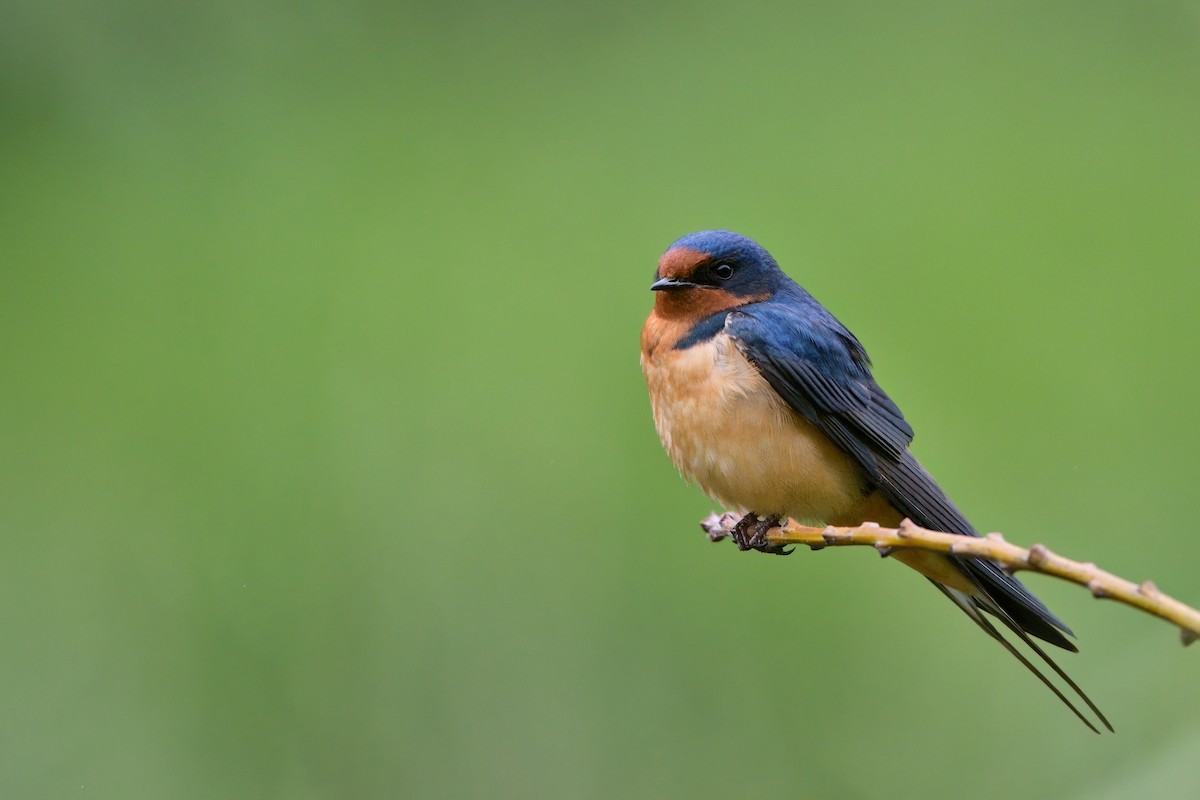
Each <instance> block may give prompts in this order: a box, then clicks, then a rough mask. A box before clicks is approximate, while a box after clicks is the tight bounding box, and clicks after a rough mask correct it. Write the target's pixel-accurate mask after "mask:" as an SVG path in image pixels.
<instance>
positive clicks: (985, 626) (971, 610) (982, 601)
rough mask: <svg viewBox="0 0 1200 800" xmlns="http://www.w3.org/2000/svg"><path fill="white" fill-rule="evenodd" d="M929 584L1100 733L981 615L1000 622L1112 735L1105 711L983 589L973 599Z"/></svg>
mask: <svg viewBox="0 0 1200 800" xmlns="http://www.w3.org/2000/svg"><path fill="white" fill-rule="evenodd" d="M930 583H932V584H933V585H934V586H936V587H937V588H938V589H939V590H940V591H941V592H942V594H944V595H946V597H948V598H950V601H951V602H953V603H954V604H955V605H956V606H958V607H959V608H960V609H962V611H963V613H964V614H966V615H967V616H968V617H970V618H971V621H972V622H974V623H975V624H976V625H978V626H979V628H980V629H981V630H982V631H983V632H984V633H986V634H987V635H988V636H990V637H991V638H993V639H995V640H996V641H997V642H999V643H1000V646H1001V647H1003V648H1004V649H1005V650H1007V651H1008V652H1009V653H1010V654H1011V655H1012V656H1013V658H1015V659H1017V660H1018V661H1020V662H1021V663H1022V664H1023V665H1024V666H1025V668H1026V669H1028V670H1029V671H1030V672H1032V673H1033V674H1034V675H1036V676H1037V678H1038V680H1040V681H1041V682H1042V683H1043V684H1045V685H1046V688H1048V689H1049V690H1050V691H1051V692H1053V693H1054V695H1055V697H1057V698H1058V699H1059V700H1061V701H1062V702H1063V704H1064V705H1065V706H1066V707H1067V708H1069V709H1071V711H1072V712H1073V713H1074V714H1075V716H1077V717H1079V719H1080V721H1082V722H1083V724H1084V725H1086V726H1088V728H1090V729H1091V730H1092V732H1094V733H1100V730H1099V729H1098V728H1097V727H1096V726H1095V725H1093V724H1092V722H1091V720H1089V719H1088V718H1087V717H1085V716H1084V715H1083V712H1081V711H1080V710H1079V709H1078V708H1077V707H1076V706H1075V704H1074V703H1073V702H1071V700H1070V698H1068V697H1067V696H1066V695H1065V694H1063V692H1062V690H1060V689H1059V688H1058V687H1057V686H1055V685H1054V683H1053V682H1051V680H1050V679H1049V678H1047V677H1046V676H1045V675H1044V674H1043V673H1042V671H1041V670H1039V669H1038V668H1037V666H1035V665H1034V664H1033V663H1032V662H1030V660H1029V659H1028V658H1026V657H1025V656H1024V654H1022V653H1021V651H1020V650H1018V649H1017V648H1016V646H1015V645H1013V643H1012V642H1010V641H1008V640H1007V639H1005V638H1004V636H1003V635H1002V634H1001V633H1000V631H998V630H996V626H995V625H993V624H992V623H991V621H990V620H989V619H988V618H987V617H985V616H984V615H983V614H982V613H981V612H982V611H987V612H988V613H989V614H992V615H993V616H995V617H996V618H997V619H999V620H1000V621H1001V622H1003V623H1004V626H1005V627H1006V628H1008V629H1009V630H1010V631H1012V632H1013V633H1014V634H1016V636H1017V638H1018V639H1020V640H1021V641H1022V642H1024V643H1025V645H1026V646H1027V647H1028V648H1029V649H1031V650H1032V651H1033V652H1034V653H1036V654H1037V655H1038V657H1039V658H1041V659H1042V661H1044V662H1046V664H1048V665H1049V666H1050V668H1051V669H1052V670H1054V672H1055V674H1057V675H1058V677H1059V678H1061V679H1062V680H1063V681H1064V682H1065V683H1066V684H1067V686H1069V687H1071V690H1072V691H1074V692H1075V694H1076V695H1078V696H1079V698H1080V699H1081V700H1083V702H1084V703H1086V704H1087V707H1088V708H1090V709H1091V710H1092V713H1093V714H1095V715H1096V718H1097V719H1098V720H1100V722H1101V724H1103V725H1104V727H1105V728H1107V729H1108V730H1109V732H1110V733H1111V732H1113V726H1112V724H1111V723H1110V722H1109V721H1108V718H1107V717H1105V716H1104V712H1102V711H1101V710H1100V709H1099V708H1097V706H1096V704H1095V703H1093V702H1092V699H1091V698H1090V697H1088V696H1087V694H1086V693H1085V692H1084V691H1083V690H1082V689H1080V688H1079V685H1078V684H1077V683H1075V681H1073V680H1072V679H1071V676H1069V675H1067V673H1066V672H1064V671H1063V669H1062V667H1060V666H1058V664H1056V663H1055V662H1054V659H1052V658H1050V656H1048V655H1047V654H1046V651H1045V650H1043V649H1042V648H1041V647H1040V646H1039V645H1038V644H1037V642H1035V641H1033V640H1032V639H1031V638H1030V637H1029V634H1027V633H1026V632H1025V631H1024V630H1022V628H1021V625H1019V624H1018V623H1017V622H1016V621H1015V620H1014V619H1013V618H1012V616H1011V615H1009V613H1008V612H1007V611H1005V610H1004V609H1003V608H1002V607H1001V606H1000V605H999V604H998V603H996V602H995V601H994V600H993V599H992V597H991V595H990V593H989V592H988V591H987V589H986V588H984V587H982V586H979V587H978V588H979V590H980V593H981V595H980V596H974V595H968V594H966V593H965V592H960V591H958V590H957V589H951V588H949V587H947V586H943V585H942V584H940V583H938V582H937V581H934V580H931V581H930ZM977 586H978V584H977Z"/></svg>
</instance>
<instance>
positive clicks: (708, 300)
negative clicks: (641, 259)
mask: <svg viewBox="0 0 1200 800" xmlns="http://www.w3.org/2000/svg"><path fill="white" fill-rule="evenodd" d="M654 277H655V281H654V284H653V285H652V286H651V287H650V288H651V289H653V290H654V291H656V292H663V293H664V294H669V295H675V296H678V299H679V300H681V301H682V300H687V299H689V298H690V300H691V302H690V303H686V304H687V305H696V306H704V307H705V308H706V309H709V308H712V307H713V306H714V305H716V304H717V301H718V298H717V297H716V296H713V293H714V292H716V293H719V294H720V295H721V301H720V302H721V303H728V305H730V306H734V305H741V304H744V303H746V302H753V301H755V300H765V299H766V298H768V297H770V296H771V295H772V294H774V293H775V292H776V291H777V290H778V289H780V288H781V287H782V286H784V285H786V284H787V283H790V279H789V278H788V277H787V276H786V275H784V274H783V271H782V270H780V269H779V265H778V264H776V263H775V259H773V258H771V254H770V253H768V252H767V251H766V250H765V249H763V247H762V246H761V245H759V244H758V242H755V241H754V240H753V239H749V238H747V237H745V236H742V235H741V234H739V233H734V232H733V231H697V232H695V233H689V234H688V235H687V236H684V237H682V238H680V239H678V240H677V241H675V243H674V244H672V245H671V246H670V247H669V248H667V252H666V253H664V254H663V256H662V258H660V259H659V261H658V272H657V273H656V274H655V276H654Z"/></svg>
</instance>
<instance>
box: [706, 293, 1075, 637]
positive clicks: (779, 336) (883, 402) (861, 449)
mask: <svg viewBox="0 0 1200 800" xmlns="http://www.w3.org/2000/svg"><path fill="white" fill-rule="evenodd" d="M725 330H726V332H727V333H728V334H729V335H730V336H731V337H732V338H733V340H734V342H735V343H736V344H737V346H738V348H739V350H740V351H741V352H742V354H743V355H745V356H746V358H747V359H749V361H750V362H751V363H752V364H754V366H755V367H756V368H757V369H758V370H759V372H761V373H762V375H763V377H764V378H766V380H767V382H768V383H770V384H771V387H772V388H774V389H775V391H776V392H778V393H779V395H780V397H782V398H783V399H784V400H785V401H786V402H787V403H788V405H790V406H791V407H792V408H793V409H795V410H796V411H797V412H799V413H800V414H801V415H803V416H804V417H805V419H807V420H808V421H809V422H812V423H813V424H814V425H816V426H817V427H818V428H819V429H820V430H821V431H822V432H824V433H825V435H827V436H828V437H829V438H830V439H832V440H833V441H834V442H835V443H836V444H837V445H838V446H839V447H841V448H842V450H844V451H845V452H846V453H848V454H849V455H851V456H852V457H853V458H854V459H855V460H856V461H857V462H858V463H859V465H861V467H862V469H863V472H864V473H865V475H866V477H867V479H868V480H869V481H870V482H871V484H872V485H873V486H876V487H878V489H879V490H880V491H881V492H882V493H883V494H884V496H885V497H887V499H888V501H889V502H890V503H891V504H892V505H893V506H894V507H895V508H896V510H897V511H899V512H900V513H902V514H904V515H905V516H906V517H908V518H909V519H911V520H912V521H913V522H915V523H916V524H918V525H920V526H922V527H925V528H930V529H932V530H938V531H946V532H948V533H960V534H965V535H970V536H978V533H977V532H976V531H975V528H974V527H973V526H972V525H971V523H970V522H969V521H967V518H966V517H965V516H964V515H963V513H962V512H961V511H959V509H958V507H957V506H955V505H954V503H953V501H951V500H950V498H949V497H947V496H946V493H945V492H944V491H942V488H941V487H940V486H938V484H937V481H935V480H934V479H933V477H932V476H930V474H929V473H928V472H926V471H925V468H924V467H922V466H921V464H920V462H918V461H917V459H916V458H915V457H913V455H912V454H911V453H910V452H909V451H908V445H909V443H910V442H912V438H913V431H912V428H911V427H910V426H909V424H908V423H907V422H906V421H905V419H904V415H903V414H901V413H900V409H899V408H897V406H896V404H895V403H893V402H892V400H891V398H889V397H888V396H887V394H886V393H885V392H884V391H883V389H881V388H880V387H879V384H877V383H875V379H874V378H873V377H872V376H871V372H870V361H869V360H868V359H867V356H866V353H865V351H864V350H863V348H862V345H861V344H859V342H858V340H857V339H855V338H854V336H853V335H852V334H851V333H850V332H849V331H847V330H846V329H845V328H844V327H843V326H842V324H841V323H840V322H838V321H837V320H836V319H835V318H834V317H833V316H832V315H831V314H829V312H828V311H826V310H825V309H824V308H823V307H822V306H820V305H819V304H818V303H816V301H814V300H812V299H811V298H810V297H808V296H807V295H805V296H804V297H802V298H794V297H793V298H790V302H788V303H786V304H785V303H773V302H766V303H758V304H755V305H752V306H746V307H743V308H742V309H741V310H739V311H736V312H733V313H731V314H730V315H729V317H728V319H727V321H726V324H725ZM956 561H957V562H958V565H959V567H960V568H961V569H962V570H963V571H964V572H965V573H966V574H967V575H968V576H969V577H970V578H971V580H973V581H974V582H976V583H977V584H979V585H981V586H983V587H984V588H985V589H986V590H987V594H988V595H989V596H990V597H991V598H993V599H994V601H995V603H996V604H997V605H998V606H1000V608H1001V609H1003V611H1004V612H1005V613H1006V614H1007V615H1008V616H1009V617H1011V618H1012V619H1013V620H1014V621H1015V622H1016V623H1017V624H1018V625H1019V626H1020V627H1021V628H1022V630H1024V631H1027V632H1028V633H1030V634H1032V635H1034V636H1037V637H1038V638H1040V639H1043V640H1044V641H1047V642H1049V643H1051V644H1054V645H1057V646H1059V647H1063V648H1065V649H1067V650H1075V649H1076V648H1075V646H1074V645H1073V644H1071V642H1070V641H1069V640H1068V639H1067V638H1066V637H1065V636H1063V633H1062V632H1065V633H1068V634H1069V633H1070V632H1071V631H1070V629H1069V628H1067V626H1066V625H1064V624H1063V623H1062V621H1061V620H1059V619H1058V618H1057V617H1056V616H1054V614H1052V613H1051V612H1050V611H1049V610H1048V609H1047V608H1046V607H1045V606H1044V605H1043V604H1042V602H1041V601H1040V600H1038V599H1037V598H1036V597H1035V596H1034V595H1033V594H1032V593H1031V592H1030V591H1029V590H1028V589H1026V588H1025V586H1024V585H1023V584H1021V583H1020V582H1019V581H1017V580H1016V579H1015V578H1013V577H1012V576H1011V575H1008V574H1007V573H1005V572H1004V571H1003V570H1001V569H1000V568H999V567H998V566H997V565H996V564H994V563H992V562H990V561H980V560H975V559H956ZM985 610H988V611H989V612H990V611H992V609H985ZM1060 631H1061V632H1060Z"/></svg>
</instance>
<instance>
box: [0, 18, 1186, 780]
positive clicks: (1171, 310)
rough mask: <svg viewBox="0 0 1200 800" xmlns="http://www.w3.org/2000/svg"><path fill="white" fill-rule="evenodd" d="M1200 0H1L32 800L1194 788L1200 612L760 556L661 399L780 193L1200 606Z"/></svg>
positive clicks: (1076, 549) (998, 435) (827, 258)
mask: <svg viewBox="0 0 1200 800" xmlns="http://www.w3.org/2000/svg"><path fill="white" fill-rule="evenodd" d="M1198 81H1200V12H1198V11H1197V7H1196V4H1195V3H1190V2H1150V3H1137V2H1132V0H1124V1H1117V0H1114V1H1112V2H1086V3H1085V2H1067V1H1065V0H1060V1H1056V2H1049V3H1047V2H1016V3H1004V4H978V3H969V4H964V3H955V2H922V3H913V4H886V3H873V4H872V3H849V4H831V3H804V4H791V3H782V2H778V1H777V0H776V2H765V3H750V4H740V5H738V6H737V7H736V8H735V7H734V6H733V5H729V4H720V3H701V4H682V3H677V4H665V5H650V6H639V7H638V8H636V9H635V8H633V6H632V5H628V4H617V5H602V4H586V5H584V4H571V5H563V4H551V3H542V2H524V3H515V4H507V5H495V4H486V3H460V4H429V5H427V6H423V7H419V6H412V5H404V4H401V5H395V4H384V3H379V4H374V5H373V4H369V3H355V2H351V3H342V4H334V3H324V4H317V3H304V4H289V3H280V2H270V1H269V0H260V1H258V2H249V3H246V2H237V3H234V2H230V0H217V2H213V3H208V4H181V3H173V4H160V3H151V2H144V1H143V2H138V1H137V0H119V1H118V2H117V3H108V4H91V3H79V2H60V1H55V2H48V3H45V2H43V3H39V2H32V1H31V0H17V2H15V3H10V4H8V5H7V6H6V8H5V9H4V10H3V11H0V181H2V184H3V191H0V381H2V383H0V404H2V405H0V532H2V534H3V553H4V555H3V558H2V559H0V632H2V634H3V646H2V647H0V653H2V654H3V655H2V656H0V664H2V667H3V675H4V678H5V680H4V690H3V692H2V694H0V721H2V723H0V796H3V797H8V798H41V797H47V798H51V797H53V798H61V797H106V798H108V797H111V798H126V799H128V798H214V797H220V798H234V797H238V798H241V797H245V798H262V797H280V798H327V797H329V798H341V797H414V798H417V797H429V798H441V797H495V798H498V797H505V798H507V797H512V798H528V797H553V798H616V797H622V798H625V797H645V798H659V797H697V798H699V797H713V798H725V797H731V796H736V797H789V798H796V797H805V798H828V797H949V796H956V797H957V796H968V797H974V798H1009V797H1014V796H1021V797H1026V798H1038V797H1047V798H1049V797H1054V798H1061V797H1087V798H1096V797H1113V798H1117V797H1130V796H1153V797H1159V798H1161V797H1172V796H1174V797H1192V796H1194V792H1195V782H1194V764H1195V761H1196V758H1197V755H1198V754H1200V722H1197V719H1200V715H1198V713H1197V712H1198V711H1200V697H1198V696H1197V694H1196V692H1195V689H1196V679H1195V676H1196V674H1197V670H1198V669H1200V661H1197V658H1200V653H1196V652H1191V651H1184V650H1182V649H1181V648H1180V647H1179V646H1178V645H1177V643H1176V641H1175V639H1176V637H1175V632H1174V631H1172V630H1171V629H1169V628H1168V627H1166V626H1165V625H1163V624H1162V623H1160V622H1157V621H1152V620H1149V619H1143V618H1140V617H1138V616H1137V615H1135V613H1134V612H1132V611H1129V610H1127V609H1123V608H1117V607H1106V606H1103V605H1101V604H1097V603H1095V602H1093V601H1091V600H1090V599H1088V597H1087V595H1086V593H1084V592H1082V591H1080V590H1079V589H1077V588H1073V587H1068V586H1065V585H1058V584H1053V583H1050V582H1049V581H1046V580H1039V579H1037V578H1033V579H1031V583H1032V584H1033V586H1034V588H1035V589H1036V590H1037V591H1038V592H1039V593H1040V594H1041V595H1042V596H1043V597H1044V598H1045V599H1046V601H1047V602H1048V603H1049V604H1050V605H1051V606H1052V607H1053V608H1054V609H1055V610H1056V611H1057V612H1058V613H1059V614H1060V615H1061V616H1062V617H1063V618H1064V619H1066V620H1067V621H1068V622H1069V623H1070V624H1071V625H1073V626H1074V627H1075V630H1076V632H1077V633H1078V634H1080V639H1081V644H1082V650H1083V652H1082V654H1081V655H1079V656H1066V657H1064V658H1063V659H1062V661H1063V662H1064V664H1065V666H1067V667H1068V669H1069V670H1070V671H1071V672H1072V673H1073V674H1074V675H1075V676H1076V678H1077V679H1078V680H1079V681H1080V683H1081V684H1082V685H1083V686H1084V687H1086V688H1087V689H1088V691H1089V692H1090V693H1091V694H1092V695H1093V696H1094V697H1095V698H1096V699H1097V701H1098V702H1099V703H1100V704H1101V706H1102V707H1103V708H1104V709H1105V710H1106V711H1107V712H1108V714H1109V716H1110V717H1111V719H1112V720H1113V721H1114V723H1115V724H1116V726H1117V729H1118V733H1117V735H1116V736H1107V737H1103V738H1100V737H1095V736H1093V735H1091V734H1090V733H1088V732H1087V731H1086V730H1084V729H1083V727H1082V726H1080V725H1079V724H1078V723H1077V722H1076V721H1075V720H1074V719H1073V718H1072V717H1071V716H1070V715H1069V714H1068V713H1067V712H1066V711H1065V710H1064V709H1063V708H1061V707H1060V706H1059V705H1058V704H1057V703H1056V702H1055V701H1054V699H1053V698H1052V697H1051V696H1050V695H1049V694H1048V693H1047V692H1045V691H1044V690H1043V689H1042V688H1041V687H1039V686H1038V685H1037V684H1036V683H1035V682H1034V680H1033V679H1032V678H1031V677H1030V676H1029V675H1027V674H1025V673H1024V672H1023V670H1022V669H1021V668H1020V667H1019V666H1018V665H1017V664H1015V662H1012V661H1010V660H1009V659H1008V658H1007V657H1006V656H1005V655H1004V654H1003V653H1002V652H1001V651H1000V650H999V648H997V647H995V645H994V644H993V643H991V642H989V641H987V640H986V639H985V638H984V637H981V636H979V634H978V632H977V631H976V630H975V629H974V628H973V627H972V626H971V625H970V624H969V623H968V622H967V621H966V620H965V619H964V618H962V617H960V616H959V615H958V612H957V611H955V609H953V608H952V607H951V606H950V604H948V603H945V602H944V600H943V599H942V598H941V597H940V596H938V594H937V593H936V592H934V591H932V590H931V589H930V588H929V586H928V585H927V584H926V583H925V582H924V581H922V580H920V579H919V578H918V577H917V576H915V575H914V574H912V573H909V572H908V571H907V570H904V569H902V568H901V567H900V566H899V565H896V564H893V563H890V562H881V561H880V560H879V559H876V558H871V557H870V556H869V555H868V554H867V553H861V552H850V551H836V552H835V551H827V552H824V553H820V554H807V553H799V554H797V555H795V556H793V557H792V558H790V559H770V558H763V557H757V556H753V555H739V554H737V553H736V552H734V550H733V549H732V548H731V547H728V546H726V547H713V546H710V545H708V544H706V543H705V541H704V539H703V537H702V535H701V534H700V532H699V529H698V528H697V527H696V520H698V519H699V518H700V517H701V516H703V515H704V514H705V513H707V511H708V510H709V508H710V505H709V503H708V502H707V501H706V500H705V499H704V498H703V497H702V495H701V494H700V493H699V492H698V491H696V490H695V489H692V488H690V487H688V486H686V485H685V484H684V483H683V482H682V481H681V480H679V478H678V477H677V476H676V475H675V473H674V471H673V470H672V468H671V466H670V464H669V462H668V461H667V459H666V457H665V456H664V455H663V454H662V452H661V450H660V448H659V445H658V442H657V440H656V437H655V435H654V431H653V427H652V424H651V421H650V415H649V410H648V404H647V401H646V399H645V396H644V388H643V386H642V380H641V375H640V373H639V370H638V366H637V356H638V353H637V334H638V330H639V327H640V325H641V321H642V319H643V317H644V316H645V314H646V313H647V311H648V309H649V306H650V302H651V298H650V295H649V293H648V292H647V286H648V284H649V282H650V280H651V276H652V274H653V271H654V262H655V260H656V258H657V256H658V254H659V253H660V252H661V250H662V249H663V248H664V247H665V246H666V245H667V244H668V243H669V242H670V241H671V240H673V239H674V238H675V237H676V236H678V235H680V234H682V233H684V232H687V231H689V230H694V229H698V228H704V227H729V228H733V229H735V230H739V231H742V232H744V233H747V234H749V235H752V236H755V237H756V238H758V239H759V240H760V241H762V242H763V244H765V245H766V246H767V247H768V248H770V249H771V250H772V251H773V252H774V253H775V255H776V256H777V257H778V258H779V259H780V261H781V263H782V264H783V265H784V267H785V268H786V269H787V270H788V271H789V272H790V273H791V274H792V275H793V276H794V277H796V278H797V279H798V280H800V281H801V283H803V284H804V285H805V286H807V288H809V289H810V290H811V291H812V292H813V293H814V294H815V295H816V296H817V297H819V298H821V299H822V300H823V301H824V302H825V303H826V304H827V305H828V306H829V307H830V308H831V309H833V310H834V311H835V313H837V314H838V315H839V316H840V317H841V318H842V320H843V321H845V322H846V323H847V324H848V325H849V326H850V327H851V328H852V329H853V330H854V331H855V332H856V333H857V334H858V335H859V336H860V338H861V339H862V340H863V341H864V342H865V343H866V345H867V347H868V349H869V350H870V351H871V353H872V355H873V357H874V358H875V359H876V361H877V363H878V370H877V376H878V377H879V379H880V381H881V383H883V385H884V386H885V387H886V388H887V389H888V391H889V392H890V393H891V394H892V395H893V396H894V397H895V398H896V399H897V401H898V402H899V403H900V405H901V407H902V408H904V409H905V411H906V413H907V415H908V417H909V419H910V420H911V421H912V422H913V424H914V426H915V427H916V429H917V432H918V435H917V442H916V445H915V450H916V452H917V453H918V455H920V456H921V458H922V459H923V460H924V461H925V462H926V464H927V465H928V466H929V467H930V468H931V470H932V471H933V472H934V474H935V475H937V476H938V477H939V478H940V479H941V480H942V482H943V483H944V485H945V486H946V487H947V488H948V489H949V490H950V492H951V494H952V495H953V496H954V497H955V498H956V499H957V501H958V503H959V504H960V505H961V506H962V507H963V508H964V509H965V510H967V512H968V514H969V515H970V516H972V518H973V519H974V520H976V522H977V524H978V525H980V526H981V527H982V528H984V529H1000V530H1003V531H1004V532H1005V533H1006V534H1007V535H1008V536H1009V538H1010V539H1012V540H1014V541H1018V542H1023V543H1031V542H1033V541H1045V542H1046V543H1048V544H1049V545H1050V546H1052V547H1053V548H1055V549H1057V550H1059V551H1061V552H1063V553H1065V554H1068V555H1072V556H1075V557H1081V558H1085V559H1094V560H1096V561H1098V562H1100V563H1101V564H1103V565H1105V566H1107V567H1110V568H1112V569H1115V570H1117V571H1118V572H1121V573H1122V574H1126V575H1128V576H1129V577H1132V578H1135V579H1141V578H1145V577H1153V578H1154V579H1155V580H1157V581H1158V583H1159V584H1160V585H1161V586H1162V587H1163V588H1164V589H1165V590H1167V591H1171V592H1174V593H1176V594H1178V595H1179V596H1181V597H1182V598H1183V599H1185V600H1191V601H1192V602H1196V601H1200V592H1198V591H1197V581H1196V575H1197V568H1196V565H1197V564H1198V563H1200V537H1197V536H1196V535H1195V533H1194V531H1193V528H1194V519H1193V512H1192V511H1191V507H1190V506H1188V505H1187V503H1188V502H1190V501H1189V500H1188V498H1189V497H1192V496H1193V493H1194V492H1195V490H1196V485H1197V482H1198V479H1200V466H1198V465H1197V462H1196V458H1195V453H1196V451H1197V444H1198V440H1200V432H1198V431H1197V426H1196V423H1195V416H1194V414H1193V412H1192V404H1193V397H1194V395H1195V394H1196V391H1197V389H1198V388H1200V381H1198V378H1197V371H1196V368H1195V364H1194V361H1195V357H1196V342H1197V338H1198V334H1200V317H1198V315H1197V313H1196V310H1195V304H1196V300H1195V298H1196V294H1197V290H1198V288H1200V281H1198V279H1197V266H1198V265H1197V255H1198V254H1200V218H1198V217H1200V213H1198V212H1200V204H1198V195H1197V187H1198V186H1200V148H1198V147H1197V146H1196V143H1197V142H1198V141H1200V95H1198V94H1197V86H1198V85H1200V83H1198Z"/></svg>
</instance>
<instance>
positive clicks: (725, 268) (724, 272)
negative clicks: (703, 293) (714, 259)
mask: <svg viewBox="0 0 1200 800" xmlns="http://www.w3.org/2000/svg"><path fill="white" fill-rule="evenodd" d="M713 274H714V275H716V276H717V277H718V278H720V279H721V280H723V281H727V280H729V279H730V278H732V277H733V267H731V266H729V265H728V264H717V266H716V267H714V268H713Z"/></svg>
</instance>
